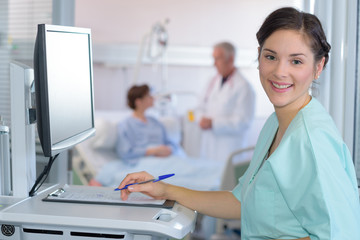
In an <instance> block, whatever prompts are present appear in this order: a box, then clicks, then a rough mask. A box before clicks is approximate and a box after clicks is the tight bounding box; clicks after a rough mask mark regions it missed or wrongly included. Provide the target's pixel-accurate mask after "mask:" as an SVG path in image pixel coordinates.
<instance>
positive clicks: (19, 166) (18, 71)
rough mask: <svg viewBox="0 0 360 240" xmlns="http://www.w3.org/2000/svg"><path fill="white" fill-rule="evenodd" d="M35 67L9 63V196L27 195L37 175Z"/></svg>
mask: <svg viewBox="0 0 360 240" xmlns="http://www.w3.org/2000/svg"><path fill="white" fill-rule="evenodd" d="M33 80H34V70H33V69H32V68H30V67H29V66H27V65H24V64H22V63H18V62H11V63H10V99H11V107H10V109H11V123H10V139H11V154H10V156H11V157H10V158H11V163H12V174H11V181H12V196H14V197H20V198H24V197H28V196H29V191H30V189H31V187H32V185H33V184H34V182H35V179H36V155H35V119H36V118H35V110H34V109H35V108H34V107H33V106H34V105H35V104H34V102H33V101H34V98H32V92H33V89H34V88H33V87H32V84H33Z"/></svg>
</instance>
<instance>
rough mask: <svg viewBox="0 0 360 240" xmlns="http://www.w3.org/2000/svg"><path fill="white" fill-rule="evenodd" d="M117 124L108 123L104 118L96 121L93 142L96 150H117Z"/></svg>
mask: <svg viewBox="0 0 360 240" xmlns="http://www.w3.org/2000/svg"><path fill="white" fill-rule="evenodd" d="M116 127H117V122H114V121H108V120H105V119H103V118H97V119H95V128H96V133H95V137H94V138H93V140H92V144H91V145H92V147H93V148H94V149H106V150H110V149H111V150H112V149H115V145H116V138H117V129H116Z"/></svg>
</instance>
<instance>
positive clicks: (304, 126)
mask: <svg viewBox="0 0 360 240" xmlns="http://www.w3.org/2000/svg"><path fill="white" fill-rule="evenodd" d="M278 126H279V124H278V120H277V117H276V115H275V113H274V114H272V115H271V116H270V117H269V119H268V120H267V122H266V123H265V125H264V128H263V129H262V131H261V133H260V137H259V140H258V143H257V145H256V148H255V152H254V156H253V159H252V161H251V164H250V166H249V169H248V171H247V172H246V173H245V174H244V176H243V177H241V178H240V181H239V184H238V185H237V186H236V187H235V189H234V190H233V194H234V195H235V197H236V198H237V199H239V201H240V202H241V232H242V236H241V239H242V240H248V239H251V240H253V239H274V238H275V239H277V238H278V239H297V238H303V237H307V236H310V238H311V239H312V240H315V239H316V240H327V239H332V240H335V239H336V240H356V239H359V240H360V205H359V193H358V186H357V182H356V177H355V170H354V166H353V162H352V159H351V155H350V153H349V150H348V148H347V147H346V145H345V143H344V142H343V140H342V138H341V136H340V134H339V132H338V130H337V128H336V127H335V124H334V123H333V121H332V119H331V117H330V116H329V114H328V113H327V112H326V110H325V109H324V108H323V107H322V106H321V104H320V103H319V102H318V101H317V100H316V99H314V98H313V99H312V100H311V102H310V103H309V104H308V105H307V106H306V107H304V108H303V109H302V110H300V111H299V113H298V114H297V115H296V117H295V118H294V119H293V120H292V122H291V124H290V125H289V127H288V129H287V130H286V133H285V135H284V136H283V138H282V140H281V143H280V145H279V146H278V147H277V149H276V150H275V151H274V153H273V154H272V155H271V156H270V157H269V158H268V159H267V160H266V161H265V162H264V164H263V165H262V167H261V168H260V169H259V166H260V165H261V162H262V161H263V159H264V157H265V155H266V153H267V151H268V149H269V147H270V145H271V143H272V141H273V139H274V136H275V133H276V131H277V128H278Z"/></svg>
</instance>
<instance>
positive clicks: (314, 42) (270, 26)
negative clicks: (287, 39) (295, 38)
mask: <svg viewBox="0 0 360 240" xmlns="http://www.w3.org/2000/svg"><path fill="white" fill-rule="evenodd" d="M277 30H296V31H299V32H303V33H304V34H305V35H306V36H307V37H308V39H309V40H310V48H311V51H312V52H313V54H314V58H315V59H314V60H315V63H316V62H318V61H319V60H321V59H322V58H323V57H325V62H324V67H325V65H326V63H327V62H328V60H329V52H330V49H331V46H330V44H329V43H328V42H327V40H326V36H325V33H324V30H323V28H322V26H321V23H320V21H319V19H318V18H317V17H316V16H315V15H312V14H310V13H304V12H300V11H298V10H296V9H295V8H291V7H285V8H280V9H278V10H276V11H274V12H272V13H271V14H270V15H269V16H268V17H267V18H266V19H265V21H264V23H263V24H262V26H261V27H260V29H259V31H258V32H257V33H256V37H257V40H258V43H259V46H260V51H259V54H260V52H261V50H262V48H263V46H264V43H265V41H266V39H267V38H268V37H269V36H270V35H271V34H272V33H274V32H275V31H277Z"/></svg>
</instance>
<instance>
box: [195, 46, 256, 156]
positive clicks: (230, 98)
mask: <svg viewBox="0 0 360 240" xmlns="http://www.w3.org/2000/svg"><path fill="white" fill-rule="evenodd" d="M213 58H214V65H215V67H216V69H217V72H218V73H217V74H216V76H214V78H213V79H211V81H210V82H209V84H208V86H207V88H206V90H205V93H204V95H203V97H202V99H201V102H200V104H199V107H198V109H197V111H196V119H197V121H198V123H199V126H200V128H201V129H202V131H201V135H202V136H201V152H200V156H201V157H203V158H207V159H212V160H216V161H225V160H226V159H227V158H228V157H229V155H230V154H231V153H232V152H233V151H235V150H237V149H240V148H242V147H244V146H245V145H246V134H247V130H248V129H249V127H250V124H251V123H252V121H253V119H254V112H255V92H254V90H253V88H252V86H251V84H250V83H249V82H248V81H247V80H246V79H245V78H244V77H243V76H242V75H241V73H240V72H239V70H238V69H237V68H236V67H235V65H234V61H235V48H234V46H233V45H232V44H230V43H228V42H221V43H218V44H216V45H215V46H214V49H213Z"/></svg>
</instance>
